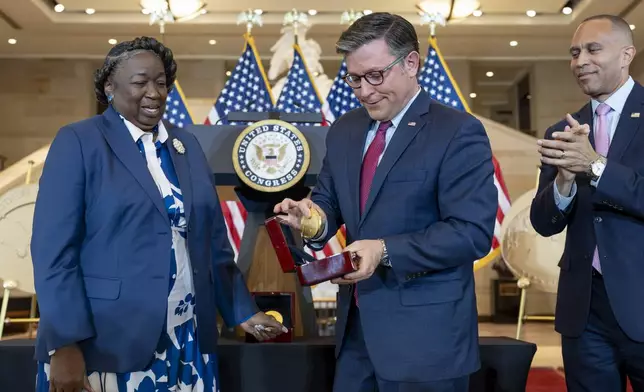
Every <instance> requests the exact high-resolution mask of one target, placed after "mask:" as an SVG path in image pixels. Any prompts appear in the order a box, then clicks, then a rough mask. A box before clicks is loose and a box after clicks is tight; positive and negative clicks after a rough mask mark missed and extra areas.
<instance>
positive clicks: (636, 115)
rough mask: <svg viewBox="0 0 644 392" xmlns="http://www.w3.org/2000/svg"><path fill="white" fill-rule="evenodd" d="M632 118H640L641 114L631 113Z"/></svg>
mask: <svg viewBox="0 0 644 392" xmlns="http://www.w3.org/2000/svg"><path fill="white" fill-rule="evenodd" d="M631 117H633V118H639V117H640V114H639V113H631Z"/></svg>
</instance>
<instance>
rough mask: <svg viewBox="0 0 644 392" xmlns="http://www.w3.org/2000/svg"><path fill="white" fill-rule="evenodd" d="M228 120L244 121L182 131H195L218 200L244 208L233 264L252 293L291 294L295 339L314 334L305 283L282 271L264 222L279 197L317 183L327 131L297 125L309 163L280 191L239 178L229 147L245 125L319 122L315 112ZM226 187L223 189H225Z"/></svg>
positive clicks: (302, 193) (294, 195) (230, 333)
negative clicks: (297, 178)
mask: <svg viewBox="0 0 644 392" xmlns="http://www.w3.org/2000/svg"><path fill="white" fill-rule="evenodd" d="M228 119H229V120H230V121H234V122H238V123H242V122H246V123H247V124H248V125H214V126H213V125H190V126H187V127H185V128H184V129H185V130H187V131H188V132H191V133H192V134H194V135H195V137H196V138H197V140H198V141H199V143H200V144H201V147H202V148H203V150H204V153H205V155H206V158H207V159H208V163H209V165H210V168H211V170H212V172H213V174H214V175H215V182H216V186H217V190H218V193H219V194H220V195H223V197H221V196H220V197H221V200H231V197H230V196H232V193H231V192H230V188H231V187H232V188H233V189H234V195H235V196H236V197H237V199H239V201H240V202H241V203H242V205H243V206H244V208H245V210H246V211H247V218H246V223H245V226H244V233H243V236H242V239H241V245H240V249H239V255H238V259H237V266H238V267H239V269H240V271H241V272H242V273H243V275H244V278H245V279H246V284H247V286H248V288H249V290H250V291H251V292H291V293H294V295H295V309H294V317H295V319H294V324H295V325H294V334H295V336H296V337H315V336H317V335H318V332H317V331H318V329H317V325H316V319H315V310H314V307H313V297H312V294H311V289H310V287H302V286H301V285H300V284H299V281H298V280H297V277H296V275H295V274H294V273H291V274H285V273H283V272H282V270H281V268H280V264H279V262H278V261H277V256H276V254H275V251H274V249H273V246H272V245H271V242H270V239H269V237H268V233H267V232H266V229H265V227H264V221H265V220H266V219H268V218H270V217H271V216H273V215H274V214H273V207H274V206H275V204H277V203H279V202H280V201H282V200H283V199H284V198H287V197H288V198H291V199H294V200H299V199H302V198H304V197H306V196H308V195H309V193H310V190H311V188H312V187H313V186H314V185H315V183H316V181H317V175H318V173H319V172H320V169H321V167H322V160H323V159H324V154H325V139H326V134H327V131H328V128H327V127H322V126H298V127H297V129H298V130H299V131H300V132H301V133H302V134H303V135H304V138H305V139H306V141H307V143H308V146H309V155H310V156H309V165H308V170H307V171H306V173H305V175H304V176H303V178H302V179H301V180H300V181H298V182H297V183H295V184H293V185H292V186H291V187H290V188H288V189H284V190H281V191H279V192H265V191H258V190H257V189H254V188H251V187H250V186H248V185H247V184H245V183H244V182H243V181H241V180H240V178H239V176H238V174H237V173H236V171H235V169H234V165H233V150H234V148H235V143H236V141H237V139H238V137H239V135H240V134H241V133H242V132H243V131H244V129H246V128H247V127H248V126H250V125H253V124H254V123H256V122H258V121H262V120H267V119H271V120H281V121H285V122H288V123H320V122H321V121H322V117H321V115H319V114H316V113H292V114H287V113H229V115H228ZM226 188H227V189H226ZM227 327H229V329H228V330H225V329H224V330H223V331H222V335H223V336H226V337H234V336H235V335H237V336H239V335H243V334H242V333H241V332H240V331H239V330H238V331H237V332H236V333H235V331H234V330H232V329H230V326H227Z"/></svg>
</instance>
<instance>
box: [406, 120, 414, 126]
mask: <svg viewBox="0 0 644 392" xmlns="http://www.w3.org/2000/svg"><path fill="white" fill-rule="evenodd" d="M407 125H409V126H410V127H415V126H416V123H415V122H414V121H412V122H409V123H407Z"/></svg>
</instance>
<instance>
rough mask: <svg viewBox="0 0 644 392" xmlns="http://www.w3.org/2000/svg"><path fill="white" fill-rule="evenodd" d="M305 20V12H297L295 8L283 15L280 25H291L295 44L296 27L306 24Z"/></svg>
mask: <svg viewBox="0 0 644 392" xmlns="http://www.w3.org/2000/svg"><path fill="white" fill-rule="evenodd" d="M307 22H308V17H307V16H306V14H305V13H303V12H298V11H297V10H296V9H295V8H293V9H292V10H291V11H290V12H287V13H286V15H284V22H283V23H282V25H284V26H291V27H293V37H294V41H295V42H294V44H295V45H298V35H299V34H298V27H299V26H300V25H301V24H306V23H307Z"/></svg>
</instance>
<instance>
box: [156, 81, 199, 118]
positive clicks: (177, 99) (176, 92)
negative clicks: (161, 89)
mask: <svg viewBox="0 0 644 392" xmlns="http://www.w3.org/2000/svg"><path fill="white" fill-rule="evenodd" d="M163 119H164V120H166V121H167V122H169V123H170V124H172V125H174V126H175V127H179V128H183V127H184V126H186V125H191V124H192V123H193V122H192V116H191V115H190V110H189V109H188V105H187V104H186V96H185V95H183V90H182V89H181V86H180V85H179V82H178V81H177V80H175V81H174V86H173V88H172V89H171V90H170V93H168V97H167V98H166V100H165V113H163Z"/></svg>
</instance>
